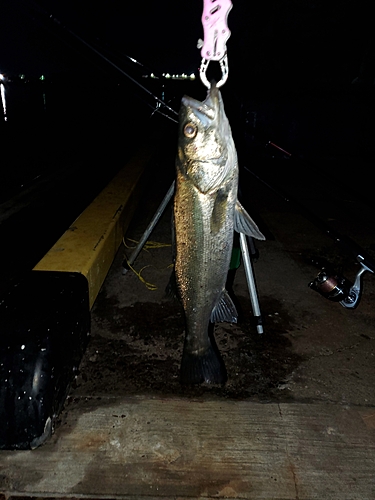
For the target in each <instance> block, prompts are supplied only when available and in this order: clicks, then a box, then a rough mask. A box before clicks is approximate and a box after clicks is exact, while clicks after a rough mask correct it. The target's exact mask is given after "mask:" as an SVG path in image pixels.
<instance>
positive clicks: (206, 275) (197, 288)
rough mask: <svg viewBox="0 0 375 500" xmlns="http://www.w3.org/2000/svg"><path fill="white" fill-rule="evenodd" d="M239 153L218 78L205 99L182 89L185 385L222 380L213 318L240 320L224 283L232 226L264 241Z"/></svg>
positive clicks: (177, 266) (178, 199)
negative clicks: (245, 196)
mask: <svg viewBox="0 0 375 500" xmlns="http://www.w3.org/2000/svg"><path fill="white" fill-rule="evenodd" d="M237 191H238V159H237V152H236V148H235V145H234V141H233V137H232V132H231V128H230V124H229V121H228V118H227V116H226V114H225V110H224V104H223V99H222V96H221V93H220V90H219V89H218V88H217V87H216V84H215V82H212V83H211V87H210V89H209V91H208V94H207V97H206V99H205V100H204V101H203V102H201V101H198V100H195V99H193V98H191V97H188V96H184V97H183V98H182V101H181V106H180V111H179V120H178V146H177V155H176V180H175V193H174V201H173V218H174V246H175V249H174V253H175V255H174V280H175V284H176V288H177V295H178V296H179V298H180V300H181V303H182V306H183V310H184V315H185V339H184V346H183V353H182V359H181V367H180V381H181V383H182V384H201V383H207V384H224V383H225V381H226V378H227V375H226V369H225V365H224V362H223V360H222V358H221V355H220V353H219V351H218V349H217V347H216V344H215V342H214V340H211V338H212V334H211V331H212V324H214V323H217V322H231V323H235V322H237V316H238V314H237V311H236V307H235V305H234V303H233V301H232V299H231V298H230V296H229V295H228V292H227V290H226V289H225V283H226V279H227V274H228V270H229V265H230V259H231V254H232V246H233V236H234V231H237V232H242V233H244V234H246V235H248V236H251V237H253V238H256V239H259V240H264V239H265V237H264V236H263V234H262V233H261V232H260V230H259V228H258V226H257V225H256V223H255V222H254V221H253V219H252V218H251V217H250V215H249V214H248V213H247V212H246V210H245V209H244V207H243V206H242V205H241V203H240V202H239V201H238V199H237Z"/></svg>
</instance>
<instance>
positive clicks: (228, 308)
mask: <svg viewBox="0 0 375 500" xmlns="http://www.w3.org/2000/svg"><path fill="white" fill-rule="evenodd" d="M237 317H238V313H237V309H236V306H235V305H234V304H233V301H232V299H231V298H230V297H229V295H228V292H227V291H226V290H223V293H222V294H221V296H220V300H219V302H218V303H217V304H216V306H215V307H214V309H213V311H212V313H211V318H210V321H211V323H221V322H223V321H225V322H228V323H237Z"/></svg>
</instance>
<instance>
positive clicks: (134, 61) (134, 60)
mask: <svg viewBox="0 0 375 500" xmlns="http://www.w3.org/2000/svg"><path fill="white" fill-rule="evenodd" d="M129 59H130V60H131V61H133V63H137V64H138V61H137V60H136V59H133V58H132V57H129Z"/></svg>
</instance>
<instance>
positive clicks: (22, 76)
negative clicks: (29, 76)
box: [18, 73, 26, 80]
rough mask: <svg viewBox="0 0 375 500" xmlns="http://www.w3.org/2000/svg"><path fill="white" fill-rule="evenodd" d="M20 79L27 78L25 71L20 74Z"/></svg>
mask: <svg viewBox="0 0 375 500" xmlns="http://www.w3.org/2000/svg"><path fill="white" fill-rule="evenodd" d="M18 76H19V78H20V80H24V79H25V78H26V75H24V74H23V73H21V74H20V75H18Z"/></svg>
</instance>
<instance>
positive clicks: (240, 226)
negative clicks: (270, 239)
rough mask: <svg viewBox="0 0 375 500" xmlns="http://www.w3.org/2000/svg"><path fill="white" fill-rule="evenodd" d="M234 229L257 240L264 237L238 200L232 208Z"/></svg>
mask: <svg viewBox="0 0 375 500" xmlns="http://www.w3.org/2000/svg"><path fill="white" fill-rule="evenodd" d="M234 229H235V231H237V233H244V234H246V235H247V236H251V237H252V238H256V239H257V240H265V239H266V238H265V237H264V236H263V234H262V233H261V232H260V231H259V228H258V226H257V225H256V224H255V222H254V221H253V219H252V218H251V217H250V215H249V214H248V213H247V212H246V210H245V209H244V207H243V206H242V205H241V203H240V202H239V201H238V200H237V202H236V206H235V210H234Z"/></svg>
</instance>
